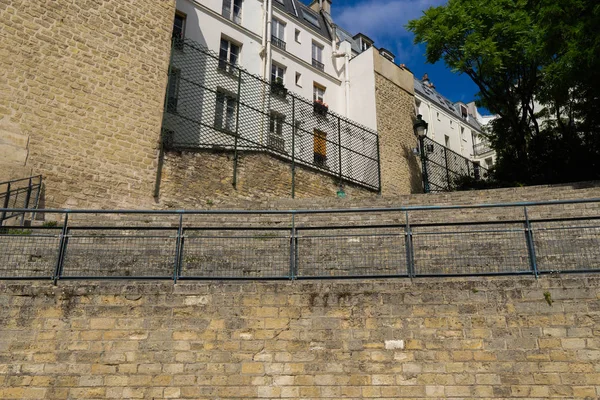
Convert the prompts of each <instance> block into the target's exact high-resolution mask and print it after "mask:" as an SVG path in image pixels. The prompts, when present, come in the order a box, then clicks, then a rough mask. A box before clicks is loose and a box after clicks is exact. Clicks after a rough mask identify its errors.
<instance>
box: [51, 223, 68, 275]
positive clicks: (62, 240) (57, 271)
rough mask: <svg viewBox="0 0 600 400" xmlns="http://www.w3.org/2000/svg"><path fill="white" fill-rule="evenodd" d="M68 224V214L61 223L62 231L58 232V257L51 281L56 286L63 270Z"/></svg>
mask: <svg viewBox="0 0 600 400" xmlns="http://www.w3.org/2000/svg"><path fill="white" fill-rule="evenodd" d="M68 223H69V213H68V212H67V213H65V220H64V222H63V227H62V230H61V231H60V235H59V245H58V257H57V260H56V267H55V268H54V276H53V277H52V280H53V281H54V284H55V285H56V282H57V281H58V280H59V279H60V276H61V275H62V270H63V263H64V260H65V254H66V252H67V242H68V239H69V237H68V233H69V230H68V227H67V225H68Z"/></svg>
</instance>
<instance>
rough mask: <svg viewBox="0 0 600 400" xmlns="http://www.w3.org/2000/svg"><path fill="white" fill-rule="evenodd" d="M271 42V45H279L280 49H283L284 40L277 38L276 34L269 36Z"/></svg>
mask: <svg viewBox="0 0 600 400" xmlns="http://www.w3.org/2000/svg"><path fill="white" fill-rule="evenodd" d="M271 43H273V46H275V47H279V48H280V49H281V50H285V42H284V41H283V40H281V39H279V38H278V37H277V36H271Z"/></svg>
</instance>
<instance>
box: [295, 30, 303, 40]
mask: <svg viewBox="0 0 600 400" xmlns="http://www.w3.org/2000/svg"><path fill="white" fill-rule="evenodd" d="M294 40H295V41H296V43H302V32H301V31H300V29H296V30H295V31H294Z"/></svg>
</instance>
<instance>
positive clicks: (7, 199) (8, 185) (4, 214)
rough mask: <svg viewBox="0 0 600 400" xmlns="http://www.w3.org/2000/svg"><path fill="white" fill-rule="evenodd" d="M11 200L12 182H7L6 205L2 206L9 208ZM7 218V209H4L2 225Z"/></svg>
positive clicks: (0, 221) (0, 219) (0, 223)
mask: <svg viewBox="0 0 600 400" xmlns="http://www.w3.org/2000/svg"><path fill="white" fill-rule="evenodd" d="M9 200H10V182H8V183H7V187H6V197H5V198H4V205H3V206H2V208H4V209H6V208H8V202H9ZM5 219H6V210H4V211H2V218H0V225H2V224H3V223H4V220H5Z"/></svg>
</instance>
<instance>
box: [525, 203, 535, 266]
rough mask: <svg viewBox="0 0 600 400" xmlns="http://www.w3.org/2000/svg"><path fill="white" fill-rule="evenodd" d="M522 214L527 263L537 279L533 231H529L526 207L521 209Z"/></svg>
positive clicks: (529, 224) (529, 222)
mask: <svg viewBox="0 0 600 400" xmlns="http://www.w3.org/2000/svg"><path fill="white" fill-rule="evenodd" d="M523 212H524V214H525V237H526V240H527V253H528V254H529V263H530V265H531V271H532V272H533V274H534V275H535V277H536V278H537V277H538V268H537V257H536V254H535V244H534V242H533V231H532V229H531V221H529V215H528V214H527V207H523Z"/></svg>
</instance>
